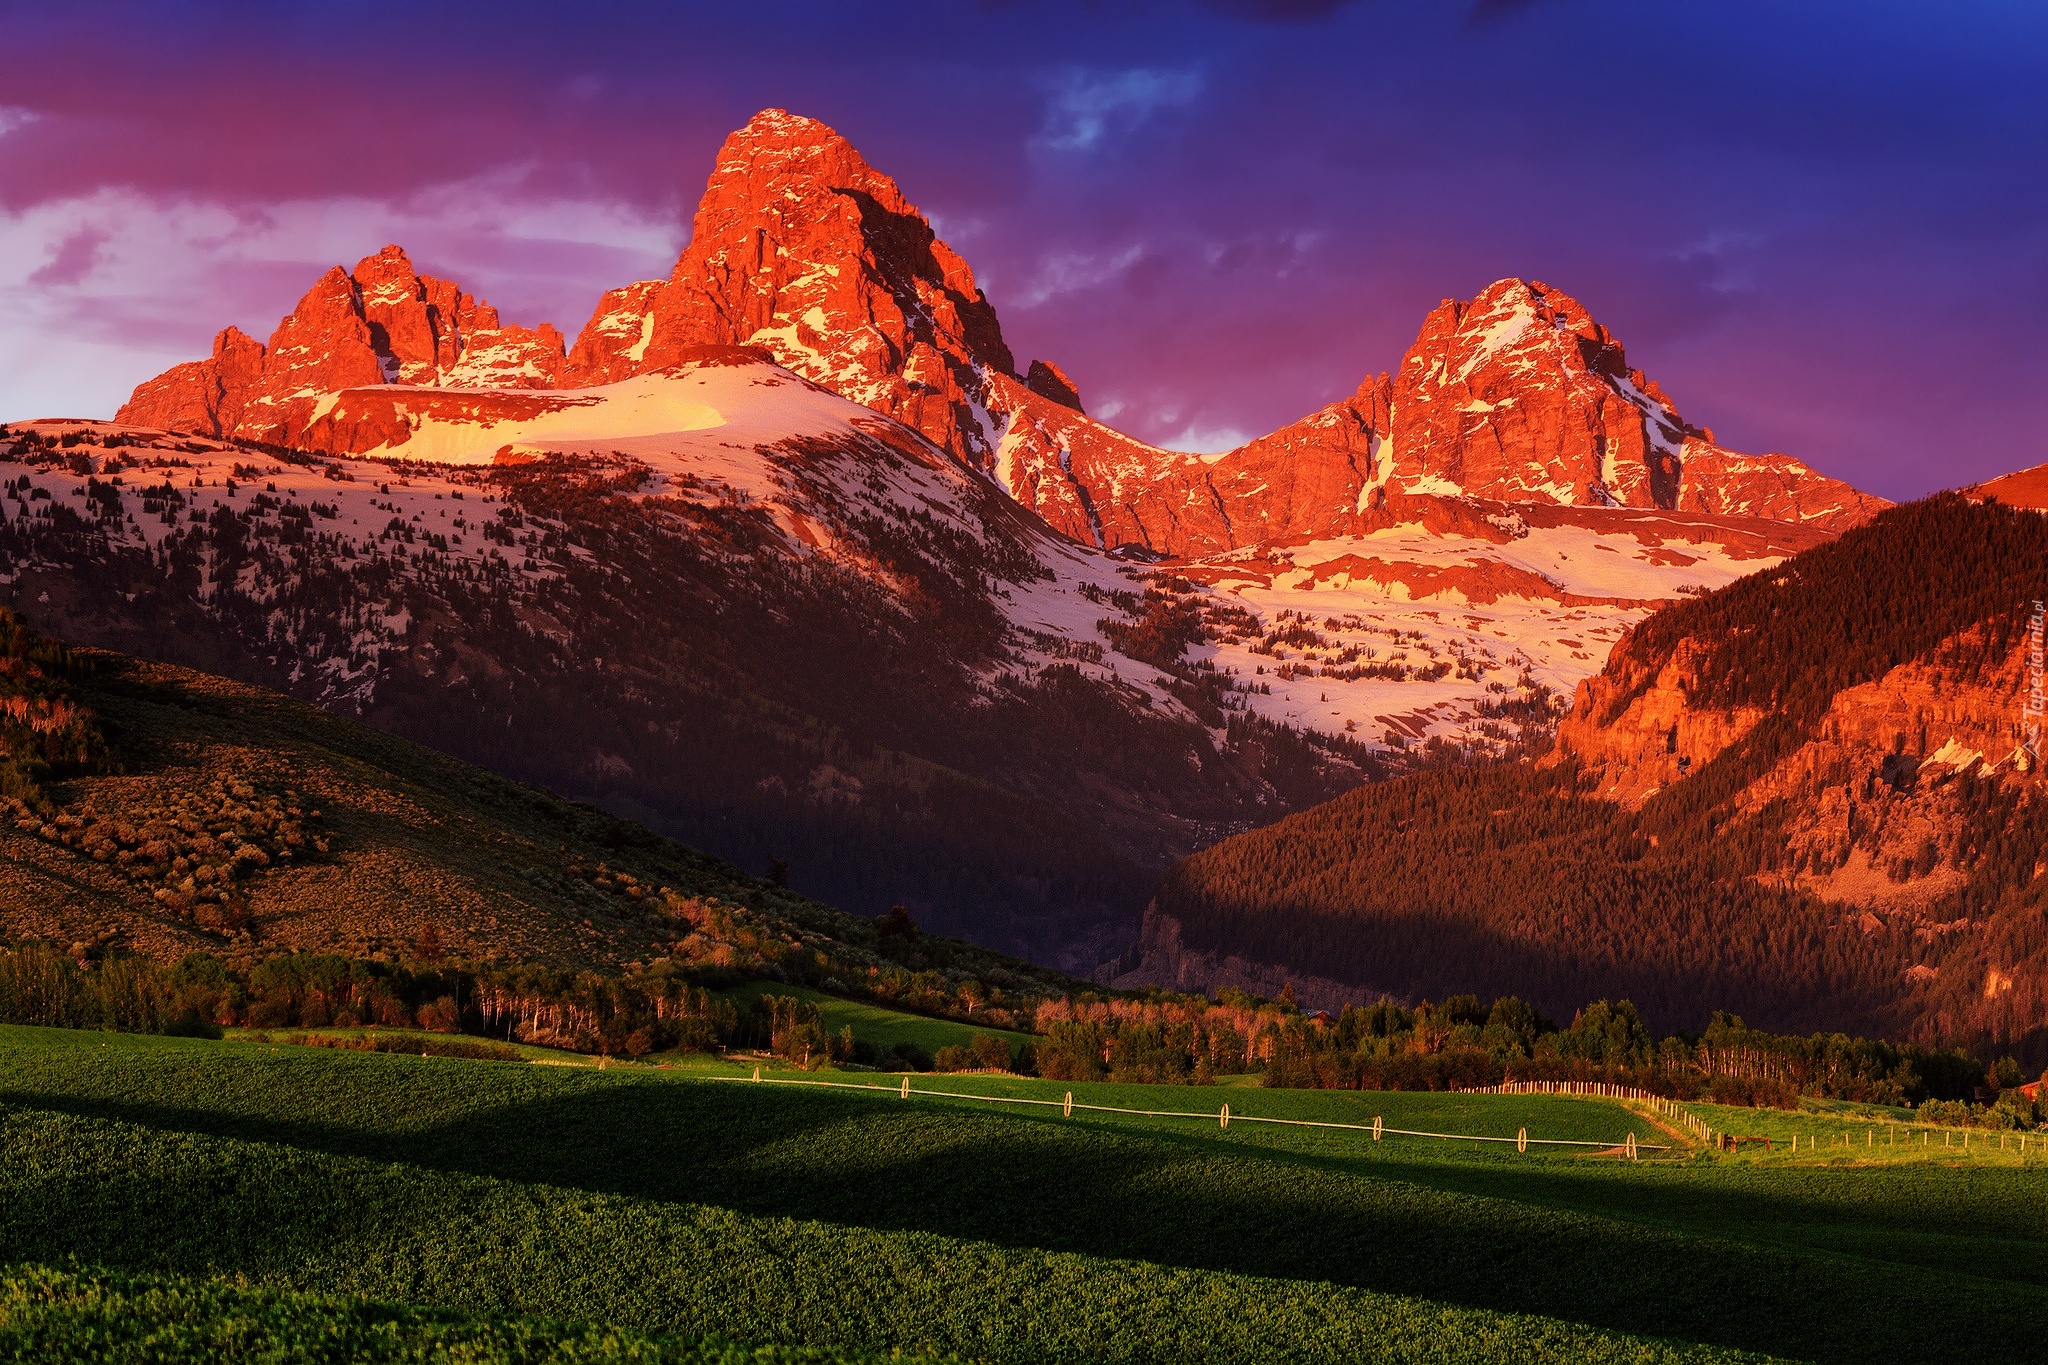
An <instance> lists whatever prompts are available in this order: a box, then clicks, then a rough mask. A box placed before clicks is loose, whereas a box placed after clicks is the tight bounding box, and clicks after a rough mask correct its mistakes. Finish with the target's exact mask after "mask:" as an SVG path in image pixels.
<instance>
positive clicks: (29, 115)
mask: <svg viewBox="0 0 2048 1365" xmlns="http://www.w3.org/2000/svg"><path fill="white" fill-rule="evenodd" d="M35 121H36V111H35V110H33V109H19V108H16V107H15V106H13V105H9V104H0V137H6V136H7V135H8V134H9V133H11V132H13V131H14V130H15V129H17V128H26V127H27V126H28V125H29V124H31V123H34V122H35Z"/></svg>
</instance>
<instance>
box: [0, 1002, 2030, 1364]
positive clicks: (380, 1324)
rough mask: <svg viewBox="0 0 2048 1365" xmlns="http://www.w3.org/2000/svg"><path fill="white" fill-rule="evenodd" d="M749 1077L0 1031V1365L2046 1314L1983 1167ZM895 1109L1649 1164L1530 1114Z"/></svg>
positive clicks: (1139, 1353) (1564, 1354) (1684, 1336)
mask: <svg viewBox="0 0 2048 1365" xmlns="http://www.w3.org/2000/svg"><path fill="white" fill-rule="evenodd" d="M778 1074H780V1075H782V1076H785V1077H794V1075H795V1073H793V1072H781V1073H778ZM749 1076H751V1068H750V1067H741V1066H738V1065H735V1064H731V1063H716V1062H710V1061H704V1062H700V1063H699V1064H698V1065H697V1066H695V1067H693V1068H689V1069H680V1068H677V1069H661V1068H659V1067H649V1066H616V1065H615V1066H611V1067H608V1068H605V1069H596V1068H592V1067H588V1066H582V1067H556V1066H536V1065H532V1064H530V1063H528V1062H523V1061H522V1062H499V1061H471V1060H460V1059H453V1058H441V1057H419V1056H413V1055H405V1054H380V1053H363V1052H352V1051H343V1050H335V1049H325V1048H309V1047H296V1046H289V1045H280V1044H276V1043H271V1042H267V1041H260V1040H257V1039H253V1038H251V1039H239V1040H237V1039H229V1040H225V1041H220V1042H209V1041H205V1040H186V1039H166V1038H153V1037H137V1036H125V1035H114V1034H102V1033H89V1032H67V1031H59V1030H42V1029H29V1028H0V1265H4V1266H5V1267H6V1269H5V1277H6V1278H5V1282H4V1284H0V1358H6V1357H9V1356H11V1357H12V1358H19V1359H50V1358H64V1357H65V1356H66V1355H70V1356H71V1357H72V1358H85V1357H87V1356H98V1355H102V1354H116V1355H117V1354H119V1352H118V1351H115V1350H113V1349H112V1348H109V1349H108V1350H107V1351H104V1352H103V1351H101V1350H100V1348H99V1347H97V1346H93V1345H92V1343H95V1342H100V1343H106V1342H115V1343H118V1342H120V1341H123V1340H130V1341H141V1340H161V1341H162V1342H164V1343H167V1344H166V1345H165V1347H164V1349H163V1351H162V1352H160V1353H158V1354H154V1355H152V1354H149V1353H147V1352H140V1353H135V1352H131V1354H130V1358H137V1359H144V1358H147V1359H188V1358H189V1359H201V1358H215V1359H217V1358H221V1357H222V1356H223V1355H229V1356H232V1355H233V1354H235V1353H236V1352H237V1351H240V1352H241V1353H242V1354H244V1355H262V1354H263V1353H264V1343H265V1342H266V1341H268V1342H271V1343H272V1344H273V1345H274V1344H275V1343H277V1342H280V1341H282V1342H285V1343H287V1344H289V1343H292V1342H298V1341H304V1342H308V1343H314V1344H315V1345H318V1343H328V1344H329V1345H331V1346H332V1349H331V1350H329V1347H328V1346H325V1345H322V1346H319V1347H318V1350H312V1349H310V1348H309V1349H308V1352H307V1353H305V1354H303V1355H293V1354H291V1353H290V1351H286V1352H285V1353H284V1354H283V1355H281V1356H277V1353H276V1352H275V1351H272V1355H273V1356H276V1358H310V1359H327V1358H331V1359H464V1360H582V1359H590V1360H599V1359H635V1360H663V1359H674V1360H689V1361H695V1360H728V1359H731V1360H740V1359H747V1360H753V1359H759V1360H764V1361H766V1360H782V1359H819V1360H842V1359H843V1360H858V1359H865V1358H868V1357H867V1356H866V1355H865V1354H863V1353H871V1352H883V1353H886V1352H889V1351H902V1352H907V1353H910V1356H911V1358H925V1357H928V1356H938V1357H941V1358H943V1357H946V1356H955V1357H959V1358H962V1359H969V1360H985V1361H1005V1362H1007V1361H1016V1362H1026V1361H1046V1360H1072V1361H1083V1360H1113V1361H1180V1360H1197V1361H1238V1360H1290V1361H1354V1360H1360V1359H1384V1360H1413V1361H1445V1360H1449V1361H1460V1360H1470V1361H1504V1360H1508V1361H1511V1360H1526V1361H1629V1362H1641V1361H1662V1360H1670V1361H1695V1360H1697V1361H1720V1360H1746V1359H1762V1358H1785V1359H1804V1360H1822V1361H1851V1360H1856V1361H1859V1362H1860V1361H1861V1360H1863V1359H1865V1358H1882V1359H1884V1360H1887V1361H1893V1360H1920V1359H1936V1358H1942V1359H1946V1358H1950V1357H1951V1356H1952V1355H1953V1354H1954V1353H1955V1352H1956V1351H1957V1350H1958V1349H1960V1348H1962V1347H1963V1346H1964V1345H1965V1344H1966V1345H1967V1350H1968V1353H1969V1354H1970V1355H1971V1356H1972V1357H1973V1358H1977V1359H1992V1360H1996V1359H2020V1358H2029V1359H2030V1358H2033V1355H2034V1350H2033V1346H2034V1345H2035V1344H2037V1342H2038V1326H2037V1325H2038V1324H2039V1323H2040V1322H2041V1321H2042V1320H2043V1315H2044V1310H2048V1217H2044V1215H2048V1182H2044V1181H2043V1180H2042V1179H2041V1175H2040V1173H2039V1172H2038V1171H2037V1170H2032V1169H2023V1168H2021V1167H2020V1166H2019V1165H2018V1164H2017V1163H2005V1164H2000V1163H1996V1162H1988V1161H1987V1162H1972V1163H1970V1164H1967V1165H1966V1164H1964V1163H1962V1162H1961V1161H1957V1162H1954V1163H1948V1164H1943V1163H1939V1162H1932V1161H1922V1162H1918V1163H1913V1164H1902V1165H1896V1166H1869V1167H1852V1166H1847V1165H1845V1164H1842V1163H1840V1162H1838V1161H1836V1160H1835V1159H1833V1158H1830V1157H1829V1156H1828V1155H1827V1153H1826V1151H1825V1148H1822V1149H1821V1150H1820V1151H1818V1152H1817V1153H1816V1155H1815V1157H1814V1158H1813V1159H1812V1160H1807V1159H1805V1158H1804V1153H1802V1154H1801V1157H1800V1158H1796V1159H1795V1158H1792V1157H1790V1156H1789V1155H1780V1156H1778V1157H1776V1158H1774V1159H1773V1160H1771V1161H1753V1160H1750V1159H1747V1158H1744V1159H1741V1160H1729V1159H1726V1158H1721V1157H1716V1156H1711V1155H1708V1154H1705V1153H1702V1152H1699V1151H1697V1150H1695V1149H1686V1150H1684V1151H1681V1152H1678V1153H1674V1154H1673V1155H1671V1156H1670V1157H1668V1158H1666V1159H1659V1160H1647V1159H1646V1160H1640V1161H1636V1162H1629V1161H1626V1160H1624V1159H1620V1158H1618V1157H1616V1156H1614V1155H1612V1154H1611V1150H1612V1149H1610V1148H1589V1149H1561V1150H1556V1151H1545V1152H1540V1153H1539V1152H1537V1151H1533V1150H1532V1151H1531V1152H1530V1153H1529V1154H1527V1155H1522V1154H1518V1153H1517V1152H1516V1151H1515V1150H1514V1148H1513V1147H1512V1146H1511V1145H1502V1144H1489V1145H1484V1146H1476V1145H1474V1144H1470V1143H1456V1142H1438V1141H1432V1140H1426V1139H1412V1138H1411V1139H1400V1138H1394V1137H1388V1138H1386V1139H1385V1140H1383V1141H1380V1142H1377V1143H1375V1142H1374V1141H1373V1140H1372V1138H1371V1134H1370V1133H1364V1134H1361V1133H1356V1132H1350V1131H1344V1130H1333V1129H1313V1128H1285V1127H1270V1126H1265V1125H1253V1124H1246V1123H1240V1122H1237V1121H1236V1120H1235V1119H1233V1122H1232V1124H1231V1126H1230V1127H1229V1128H1228V1129H1227V1130H1225V1129H1223V1128H1222V1126H1221V1125H1220V1124H1219V1123H1216V1122H1212V1121H1210V1120H1208V1119H1206V1118H1204V1119H1200V1120H1189V1119H1161V1118H1146V1117H1143V1116H1134V1115H1119V1114H1102V1113H1091V1112H1086V1111H1082V1112H1077V1113H1076V1114H1075V1115H1074V1116H1073V1117H1072V1118H1067V1117H1063V1116H1062V1115H1061V1114H1060V1112H1059V1111H1058V1110H1057V1109H1050V1108H1043V1109H1022V1110H1015V1109H1010V1108H1007V1107H997V1106H991V1105H987V1104H984V1103H979V1102H976V1101H973V1100H939V1099H929V1098H914V1099H911V1100H908V1101H906V1100H903V1099H901V1098H900V1097H899V1096H897V1095H893V1094H887V1093H879V1092H875V1093H860V1092H855V1091H842V1090H836V1089H822V1088H809V1087H796V1086H782V1085H767V1084H762V1085H755V1084H751V1083H750V1082H749V1081H748V1080H746V1079H744V1078H746V1077H749ZM720 1077H730V1078H734V1079H717V1078H720ZM827 1078H832V1077H830V1076H829V1073H828V1076H827ZM837 1079H844V1080H849V1081H856V1082H859V1081H863V1080H865V1079H867V1078H865V1077H862V1076H858V1075H842V1076H840V1077H837ZM916 1084H917V1085H918V1086H919V1087H920V1088H927V1089H944V1090H951V1091H956V1092H959V1093H963V1094H966V1093H976V1094H1013V1095H1018V1096H1030V1097H1039V1098H1059V1097H1060V1096H1062V1095H1064V1094H1065V1093H1066V1092H1067V1091H1069V1090H1071V1091H1072V1092H1074V1095H1075V1098H1076V1100H1077V1101H1081V1102H1084V1103H1097V1104H1107V1105H1115V1106H1120V1107H1125V1108H1153V1109H1172V1110H1183V1109H1203V1110H1207V1109H1208V1108H1209V1106H1210V1105H1211V1104H1212V1103H1213V1104H1215V1105H1217V1106H1219V1107H1220V1105H1221V1104H1222V1103H1225V1102H1229V1103H1230V1104H1231V1108H1232V1110H1233V1114H1234V1115H1244V1114H1259V1115H1269V1116H1275V1117H1297V1118H1316V1119H1323V1120H1326V1121H1336V1122H1347V1123H1348V1122H1357V1121H1360V1120H1361V1119H1362V1120H1363V1121H1364V1122H1367V1123H1370V1121H1371V1118H1372V1116H1373V1115H1374V1114H1378V1115H1380V1116H1381V1117H1382V1119H1383V1120H1384V1122H1385V1124H1386V1125H1387V1126H1389V1127H1403V1128H1417V1129H1431V1130H1435V1131H1446V1132H1471V1133H1483V1134H1491V1135H1499V1136H1512V1135H1513V1133H1514V1132H1515V1130H1516V1129H1517V1128H1519V1127H1523V1126H1526V1127H1528V1128H1529V1129H1530V1132H1531V1134H1532V1136H1554V1137H1570V1136H1583V1137H1584V1138H1585V1139H1586V1140H1589V1141H1594V1142H1600V1143H1608V1142H1613V1141H1617V1140H1619V1139H1620V1138H1621V1137H1622V1136H1623V1135H1624V1134H1625V1133H1626V1132H1628V1131H1631V1130H1633V1131H1635V1132H1636V1133H1637V1135H1638V1138H1639V1140H1641V1141H1646V1142H1647V1141H1649V1140H1652V1139H1653V1137H1655V1134H1656V1132H1657V1130H1656V1129H1655V1128H1654V1127H1653V1125H1652V1120H1651V1118H1650V1116H1648V1115H1647V1114H1644V1113H1639V1112H1636V1111H1633V1110H1631V1109H1629V1108H1628V1107H1626V1106H1624V1105H1620V1104H1616V1103H1609V1102H1604V1101H1596V1100H1584V1099H1573V1098H1563V1097H1552V1096H1482V1095H1442V1094H1437V1095H1432V1094H1414V1093H1407V1094H1403V1093H1370V1092H1368V1093H1363V1094H1361V1093H1355V1092H1352V1093H1337V1092H1307V1091H1298V1092H1281V1091H1264V1090H1246V1089H1239V1088H1231V1087H1217V1088H1188V1087H1159V1088H1154V1087H1144V1086H1117V1085H1080V1084H1074V1085H1066V1084H1058V1083H1050V1082H1033V1081H1025V1080H1020V1079H1012V1078H1007V1077H997V1076H986V1077H949V1076H926V1077H919V1078H916ZM1809 1121H1810V1122H1819V1119H1818V1118H1816V1119H1813V1120H1809ZM1661 1140H1666V1141H1668V1140H1670V1139H1669V1138H1668V1137H1667V1138H1663V1139H1661ZM152 1323H154V1324H156V1326H155V1327H154V1328H153V1327H152V1326H151V1324H152ZM1940 1324H1952V1325H1951V1326H1947V1327H1943V1326H1940ZM152 1333H154V1335H152ZM124 1334H125V1336H124ZM266 1334H267V1335H266ZM706 1338H715V1340H712V1341H710V1342H708V1343H707V1341H706ZM224 1342H225V1343H228V1345H227V1346H223V1343H224ZM732 1342H739V1343H744V1344H745V1345H743V1346H733V1345H730V1344H729V1343H732ZM237 1343H240V1344H239V1345H237ZM771 1347H772V1348H775V1349H776V1350H780V1351H783V1354H775V1353H774V1352H773V1351H769V1350H767V1348H771ZM174 1348H175V1349H174ZM756 1348H760V1351H761V1353H758V1354H757V1353H754V1352H755V1351H756ZM797 1348H809V1349H810V1350H812V1351H813V1352H814V1354H811V1355H804V1354H801V1353H800V1352H798V1353H796V1354H791V1353H790V1351H793V1350H796V1349H797ZM294 1349H296V1348H294ZM323 1350H324V1351H328V1354H327V1355H321V1354H319V1351H323ZM179 1351H182V1352H184V1354H182V1355H181V1354H178V1352H179ZM721 1353H722V1354H721Z"/></svg>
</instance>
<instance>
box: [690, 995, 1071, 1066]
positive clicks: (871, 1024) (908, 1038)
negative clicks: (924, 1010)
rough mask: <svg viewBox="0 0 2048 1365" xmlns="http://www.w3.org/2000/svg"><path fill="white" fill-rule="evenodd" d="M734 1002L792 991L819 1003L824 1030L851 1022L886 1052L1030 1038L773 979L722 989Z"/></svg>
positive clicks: (835, 1030)
mask: <svg viewBox="0 0 2048 1365" xmlns="http://www.w3.org/2000/svg"><path fill="white" fill-rule="evenodd" d="M724 994H725V995H726V996H727V998H729V999H730V1000H731V1001H732V1002H733V1003H734V1004H736V1005H739V1006H740V1007H741V1008H743V1009H745V1008H749V1007H751V1006H752V1005H753V1003H754V1002H755V1001H756V1000H758V999H760V998H761V997H762V996H764V995H793V996H795V997H796V998H797V999H799V1000H803V1001H807V1002H808V1003H810V1004H813V1005H816V1006H817V1007H818V1015H819V1017H820V1018H821V1019H822V1020H823V1021H824V1024H825V1031H826V1032H827V1033H833V1034H836V1033H838V1032H839V1030H841V1029H843V1028H846V1027H848V1026H849V1025H850V1026H852V1028H853V1031H854V1034H855V1035H856V1036H857V1037H859V1038H861V1039H862V1040H863V1041H866V1042H870V1043H873V1044H874V1045H875V1046H876V1047H878V1048H880V1049H881V1050H882V1051H884V1052H887V1051H888V1050H889V1049H890V1048H892V1047H894V1046H896V1044H898V1043H915V1044H916V1045H917V1046H919V1047H921V1048H923V1049H924V1050H925V1051H926V1052H937V1051H938V1050H939V1049H940V1048H942V1047H947V1046H950V1045H953V1044H958V1045H959V1046H961V1047H965V1046H967V1045H968V1044H969V1043H971V1042H973V1041H974V1035H975V1034H977V1033H993V1034H994V1035H995V1036H996V1037H998V1038H1001V1039H1003V1040H1004V1041H1005V1042H1007V1043H1008V1044H1009V1045H1010V1047H1011V1049H1012V1050H1015V1048H1016V1047H1017V1045H1018V1044H1019V1043H1027V1042H1030V1041H1031V1035H1030V1034H1028V1033H1013V1032H1011V1031H1010V1030H1008V1029H999V1028H977V1027H976V1026H975V1025H973V1024H962V1023H958V1022H956V1021H954V1020H951V1019H929V1018H926V1017H925V1016H923V1015H921V1014H905V1013H903V1012H902V1011H900V1010H892V1009H889V1008H887V1007H886V1006H883V1005H871V1004H869V1003H867V1002H866V1001H864V1000H848V999H846V998H845V997H844V996H838V995H827V994H825V992H823V991H814V990H811V989H809V988H808V987H805V986H783V985H777V984H775V983H772V982H759V981H755V982H748V983H747V984H746V985H744V986H737V987H735V988H733V989H732V990H729V991H726V992H724Z"/></svg>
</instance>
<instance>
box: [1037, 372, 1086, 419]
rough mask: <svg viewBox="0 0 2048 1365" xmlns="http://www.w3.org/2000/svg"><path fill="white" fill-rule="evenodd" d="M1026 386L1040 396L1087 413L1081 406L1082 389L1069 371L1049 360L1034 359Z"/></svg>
mask: <svg viewBox="0 0 2048 1365" xmlns="http://www.w3.org/2000/svg"><path fill="white" fill-rule="evenodd" d="M1024 387H1025V388H1027V389H1029V390H1031V391H1032V392H1033V393H1035V394H1037V395H1038V396H1039V397H1040V398H1050V399H1051V400H1052V401H1053V402H1055V403H1058V404H1059V405H1060V406H1061V407H1065V408H1072V409H1073V410H1074V411H1075V412H1079V413H1086V412H1087V409H1086V408H1084V407H1082V406H1081V390H1080V389H1079V387H1077V386H1076V385H1075V383H1074V381H1073V380H1071V379H1069V378H1067V372H1066V371H1065V370H1063V369H1061V368H1060V367H1059V366H1057V365H1055V364H1053V363H1052V362H1051V361H1049V360H1034V361H1032V362H1031V369H1030V371H1029V372H1028V373H1026V374H1025V376H1024Z"/></svg>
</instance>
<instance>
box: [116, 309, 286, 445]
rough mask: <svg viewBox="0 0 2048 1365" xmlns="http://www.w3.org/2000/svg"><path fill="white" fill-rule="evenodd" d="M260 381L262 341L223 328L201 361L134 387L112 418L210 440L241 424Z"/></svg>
mask: <svg viewBox="0 0 2048 1365" xmlns="http://www.w3.org/2000/svg"><path fill="white" fill-rule="evenodd" d="M262 377H263V343H262V342H260V341H258V340H256V338H254V337H252V336H250V335H249V334H248V333H246V332H244V331H242V329H241V328H239V327H229V328H227V329H226V330H224V331H223V332H221V333H220V335H218V336H216V337H215V338H214V339H213V354H212V355H211V356H209V357H207V358H206V359H205V360H192V361H187V362H186V363H185V364H183V365H174V366H172V367H171V368H170V369H168V370H166V371H164V372H163V373H162V374H160V375H158V376H157V377H156V378H154V379H151V380H146V381H144V382H143V383H142V384H140V385H138V386H137V387H136V390H135V392H134V394H133V395H132V396H130V398H129V399H128V401H127V402H126V403H125V404H123V405H122V407H121V410H120V412H119V413H118V414H116V418H117V420H119V421H121V422H125V423H127V424H129V425H131V426H140V427H157V428H160V429H162V430H164V431H195V432H200V433H202V434H204V435H208V436H216V435H218V434H219V433H221V432H223V431H233V430H235V429H236V428H238V427H239V426H240V425H241V422H242V410H243V408H245V407H246V406H247V405H248V402H249V395H250V394H252V393H253V392H255V389H256V386H257V384H258V382H260V381H261V379H262Z"/></svg>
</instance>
